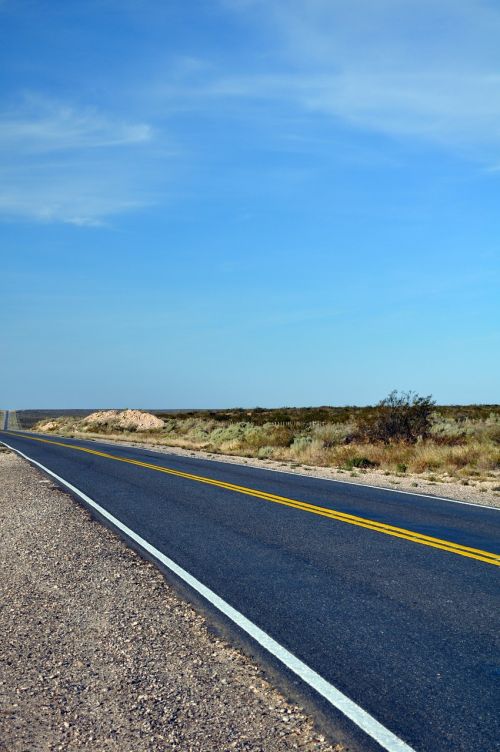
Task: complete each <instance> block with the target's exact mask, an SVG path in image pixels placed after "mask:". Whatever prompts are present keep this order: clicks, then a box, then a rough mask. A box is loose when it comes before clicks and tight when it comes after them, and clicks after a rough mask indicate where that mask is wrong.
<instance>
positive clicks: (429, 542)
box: [13, 434, 500, 566]
mask: <svg viewBox="0 0 500 752" xmlns="http://www.w3.org/2000/svg"><path fill="white" fill-rule="evenodd" d="M13 435H17V436H19V437H20V438H23V439H27V440H29V441H38V442H41V443H44V444H54V445H55V446H61V447H65V448H66V449H74V450H76V451H78V452H85V453H87V454H92V455H96V456H97V457H103V458H104V459H109V460H113V461H115V462H124V463H126V464H129V465H135V466H137V467H143V468H146V469H147V470H154V471H155V472H160V473H165V474H167V475H174V476H176V477H179V478H185V479H186V480H192V481H196V482H197V483H205V484H207V485H211V486H216V487H217V488H223V489H224V490H226V491H233V492H236V493H240V494H244V495H246V496H252V497H254V498H257V499H262V500H263V501H269V502H272V503H274V504H281V505H283V506H287V507H292V508H293V509H299V510H300V511H302V512H308V513H310V514H316V515H318V516H321V517H328V518H329V519H333V520H336V521H337V522H345V523H347V524H349V525H355V526H356V527H363V528H365V529H367V530H372V531H374V532H377V533H383V534H384V535H391V536H392V537H394V538H401V539H403V540H407V541H410V542H412V543H419V544H420V545H422V546H429V547H430V548H438V549H440V550H442V551H448V552H449V553H452V554H457V555H458V556H465V557H466V558H469V559H477V560H478V561H482V562H485V563H486V564H493V565H494V566H500V554H495V553H492V552H490V551H483V550H482V549H479V548H472V547H471V546H463V545H462V544H460V543H455V542H453V541H448V540H444V539H442V538H436V537H434V536H430V535H424V534H423V533H417V532H415V531H413V530H408V529H406V528H402V527H397V526H395V525H388V524H386V523H383V522H377V521H376V520H371V519H368V518H365V517H359V516H357V515H353V514H348V513H346V512H339V511H337V510H335V509H328V508H327V507H322V506H317V505H315V504H310V503H309V502H305V501H298V500H297V499H289V498H287V497H286V496H278V495H277V494H269V493H266V492H265V491H259V490H256V489H253V488H247V487H246V486H238V485H235V484H234V483H226V482H225V481H222V480H215V479H214V478H207V477H205V476H203V475H193V474H192V473H184V472H182V471H180V470H173V469H172V468H168V467H161V466H160V465H153V464H151V463H149V462H141V461H140V460H133V459H128V458H126V457H118V456H116V455H114V454H109V453H108V452H100V451H98V450H97V449H89V448H87V447H81V446H77V445H76V444H66V443H64V442H61V441H54V440H52V439H41V438H39V437H36V436H26V435H25V434H13Z"/></svg>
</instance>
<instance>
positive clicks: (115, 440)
mask: <svg viewBox="0 0 500 752" xmlns="http://www.w3.org/2000/svg"><path fill="white" fill-rule="evenodd" d="M61 435H63V434H61ZM64 436H65V437H66V438H72V437H74V438H77V439H85V440H86V441H89V440H95V441H103V442H105V443H107V444H121V445H124V446H133V447H137V448H142V449H152V450H154V451H155V452H162V453H164V454H177V455H181V456H184V457H199V458H200V459H209V460H215V461H217V462H229V463H232V464H237V465H247V466H248V467H258V468H261V469H267V470H275V471H277V472H283V473H294V474H296V475H307V476H309V477H311V478H326V479H327V480H338V481H343V482H349V483H354V484H360V485H368V486H376V487H377V488H388V489H391V490H393V491H410V492H411V493H416V494H424V495H426V496H439V497H444V498H447V499H454V500H456V501H466V502H467V503H469V504H479V505H482V506H490V507H497V508H499V509H500V492H499V491H498V490H497V489H500V485H499V478H498V476H497V477H495V478H492V479H489V480H477V481H476V480H470V481H467V484H466V485H464V484H463V483H461V482H460V481H457V480H455V479H453V478H451V477H449V476H448V477H447V476H446V475H444V477H443V476H441V477H437V475H436V476H433V475H432V474H429V473H428V474H426V475H424V474H422V475H416V474H410V473H405V474H404V475H403V474H394V473H385V472H383V471H381V470H356V471H353V472H350V471H346V470H340V469H337V468H333V467H332V468H330V467H312V466H310V465H299V464H297V463H290V462H284V461H283V462H282V461H278V460H271V459H265V460H262V459H257V458H255V457H241V456H239V455H230V454H219V453H214V452H205V451H203V450H199V449H196V450H195V449H183V448H182V447H176V446H170V445H165V444H159V443H156V442H154V443H153V442H148V441H147V440H144V441H137V442H134V441H130V440H126V439H120V438H119V437H117V436H116V435H112V436H110V437H108V436H106V435H104V434H102V435H92V434H90V435H89V434H88V433H85V434H83V433H82V434H72V435H68V434H64ZM48 438H49V437H48Z"/></svg>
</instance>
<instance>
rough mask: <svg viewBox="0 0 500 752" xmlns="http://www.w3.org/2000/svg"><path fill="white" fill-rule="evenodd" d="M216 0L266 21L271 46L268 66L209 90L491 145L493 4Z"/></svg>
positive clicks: (499, 15) (497, 107)
mask: <svg viewBox="0 0 500 752" xmlns="http://www.w3.org/2000/svg"><path fill="white" fill-rule="evenodd" d="M224 2H225V4H226V5H227V6H228V7H230V8H232V9H233V10H234V11H236V12H239V13H245V14H247V17H248V19H249V20H250V19H251V20H252V21H253V22H254V23H257V24H260V25H261V26H264V27H265V28H266V30H267V32H268V33H269V29H272V31H273V33H274V35H275V39H276V41H277V49H278V50H279V54H278V55H275V64H274V66H273V69H272V70H270V71H269V72H268V73H260V74H259V75H254V74H251V73H250V74H249V75H239V76H235V77H232V76H229V77H222V78H221V80H219V81H217V82H214V83H212V85H211V88H210V90H211V93H212V94H213V95H217V94H218V95H219V96H228V97H229V96H233V97H237V96H239V97H273V98H277V97H282V98H283V97H286V98H288V99H290V98H291V99H294V100H295V101H296V102H297V103H298V104H299V105H300V106H302V107H304V108H305V109H307V110H308V111H313V112H322V113H326V114H329V115H332V116H334V117H336V118H340V119H343V120H345V121H347V122H349V123H351V124H354V125H355V126H357V127H360V128H366V129H369V130H375V131H379V132H382V133H387V134H391V135H395V136H404V137H405V136H416V137H419V138H422V139H427V140H433V141H438V142H440V143H447V144H449V145H450V146H463V147H467V148H469V147H472V148H476V149H477V148H480V149H482V148H484V147H486V148H488V146H495V147H498V146H499V145H500V125H499V123H500V45H499V44H498V40H499V39H500V7H498V6H495V5H493V4H491V3H488V2H485V0H454V1H453V2H452V0H418V2H417V0H407V2H405V3H401V2H398V1H397V0H266V1H265V2H264V0H244V2H242V1H241V0H224ZM249 22H250V21H249ZM277 70H278V71H281V72H280V73H277V72H276V71H277ZM247 73H248V72H247ZM488 158H489V157H488Z"/></svg>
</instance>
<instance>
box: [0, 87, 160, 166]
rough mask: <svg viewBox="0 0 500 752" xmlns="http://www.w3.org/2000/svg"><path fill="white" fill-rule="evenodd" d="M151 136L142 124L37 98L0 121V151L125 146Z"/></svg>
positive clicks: (147, 126) (4, 116)
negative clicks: (118, 119)
mask: <svg viewBox="0 0 500 752" xmlns="http://www.w3.org/2000/svg"><path fill="white" fill-rule="evenodd" d="M152 137H153V132H152V128H151V126H150V125H148V124H146V123H127V122H121V121H116V120H112V119H108V118H106V117H105V116H104V115H103V114H102V113H99V112H97V111H96V110H91V109H87V110H81V111H78V110H76V109H75V108H74V107H70V106H68V105H64V104H60V103H57V102H55V103H52V102H50V101H47V100H45V99H40V98H36V99H35V100H34V101H33V100H31V101H30V105H29V107H26V106H24V107H23V108H22V109H21V111H19V110H17V111H15V110H14V111H13V112H5V113H3V114H2V116H1V118H0V149H7V150H10V149H12V148H15V149H19V150H21V151H24V152H28V153H36V152H49V151H51V152H53V151H64V150H74V149H98V148H102V147H109V146H125V145H128V144H140V143H144V142H146V141H150V140H151V138H152Z"/></svg>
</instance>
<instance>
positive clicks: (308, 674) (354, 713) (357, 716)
mask: <svg viewBox="0 0 500 752" xmlns="http://www.w3.org/2000/svg"><path fill="white" fill-rule="evenodd" d="M2 443H4V444H5V446H6V447H8V448H9V449H11V450H12V451H13V452H16V453H17V454H19V455H20V456H21V457H24V459H26V460H28V462H31V463H32V464H33V465H36V466H37V467H39V468H40V469H41V470H43V471H44V472H45V473H48V475H50V476H52V477H53V478H55V479H56V480H57V481H58V482H59V483H62V484H63V485H64V486H66V488H68V489H69V490H70V491H71V492H72V493H74V494H76V495H77V496H79V497H80V498H81V499H82V501H84V502H85V504H87V505H88V506H90V507H92V508H93V509H95V510H96V511H97V512H98V513H99V514H100V515H102V516H103V517H104V518H105V519H107V520H108V521H109V522H110V523H111V524H112V525H113V526H114V527H115V528H117V529H118V530H120V531H121V532H122V533H124V534H125V535H126V536H127V537H128V538H130V539H131V540H133V541H134V542H135V543H137V544H138V545H139V546H140V547H141V548H142V549H143V550H144V551H146V552H147V553H148V554H150V555H151V556H153V557H154V558H155V559H156V560H157V561H159V562H160V563H161V564H163V566H165V567H166V568H167V569H169V570H170V571H171V572H173V573H174V574H175V575H176V576H177V577H179V578H180V579H181V580H183V581H184V582H185V583H186V584H187V585H189V586H190V587H191V588H193V590H195V591H196V592H197V593H199V594H200V595H201V596H203V598H205V599H206V600H207V601H208V602H209V603H210V604H211V605H212V606H214V607H215V608H217V609H218V610H219V611H220V612H221V613H223V614H224V615H225V616H226V617H227V618H229V619H230V620H231V621H232V622H233V623H234V624H236V625H237V626H238V627H239V628H240V629H242V630H243V631H244V632H246V634H248V635H249V636H250V637H252V638H253V639H254V640H255V641H256V642H258V644H259V645H261V647H263V648H264V649H265V650H267V652H269V653H270V654H271V655H273V656H274V657H275V658H277V659H278V660H279V661H280V662H281V663H282V664H283V665H284V666H286V667H287V668H288V669H289V670H290V671H292V672H293V673H294V674H295V675H296V676H298V677H299V678H300V679H302V680H303V681H304V682H305V683H306V684H307V685H308V686H309V687H311V688H312V689H314V690H315V691H316V692H317V693H318V694H320V695H321V696H322V697H323V698H324V699H325V700H327V701H328V702H329V703H330V704H331V705H332V706H333V707H334V708H336V709H337V710H339V711H340V712H341V713H343V715H345V716H346V717H347V718H348V719H349V720H350V721H352V722H353V723H354V724H355V725H356V726H358V728H360V729H361V730H362V731H364V733H365V734H367V735H368V736H369V737H370V738H372V739H373V740H374V741H376V742H377V743H378V744H379V745H380V746H381V747H382V748H383V749H385V750H387V752H415V750H414V749H413V747H410V746H409V745H408V744H406V742H404V741H403V740H402V739H400V738H399V737H398V736H396V735H395V734H393V733H392V731H390V730H389V729H387V728H386V727H385V726H383V725H382V724H381V723H379V722H378V721H377V720H376V719H375V718H374V717H373V716H371V715H370V714H369V713H368V712H367V711H366V710H363V708H362V707H360V706H359V705H358V704H357V703H355V702H354V701H353V700H351V699H350V698H349V697H347V696H346V695H344V694H343V692H341V691H340V690H339V689H337V688H336V687H334V686H333V684H330V682H328V681H327V680H326V679H324V678H323V677H322V676H320V674H318V673H317V672H316V671H314V670H313V669H312V668H310V667H309V666H308V665H307V664H306V663H304V662H303V661H301V660H300V658H297V657H296V656H295V655H294V654H293V653H291V652H290V651H289V650H287V649H286V648H285V647H283V645H281V644H280V643H279V642H277V641H276V640H274V639H273V638H272V637H271V636H270V635H268V634H267V632H264V630H262V629H260V627H258V626H257V625H256V624H254V623H253V622H252V621H250V619H247V617H246V616H244V615H243V614H242V613H240V612H239V611H237V610H236V609H235V608H233V607H232V606H231V605H230V604H229V603H227V601H225V600H224V599H223V598H221V597H220V596H218V595H217V593H215V592H214V591H213V590H210V588H208V587H207V586H206V585H204V584H203V583H202V582H200V580H198V579H196V577H193V575H191V574H190V573H189V572H187V571H186V570H185V569H183V568H182V567H180V566H179V565H178V564H176V563H175V561H173V560H172V559H169V558H168V556H165V554H163V553H162V552H161V551H159V550H158V549H157V548H155V547H154V546H152V545H151V544H150V543H148V541H147V540H145V539H144V538H142V537H141V536H140V535H138V534H137V533H135V532H134V531H133V530H132V529H131V528H129V527H127V525H124V524H123V522H120V520H119V519H118V518H116V517H114V515H112V514H111V513H110V512H108V511H107V510H106V509H104V507H101V505H100V504H98V503H97V502H96V501H94V500H93V499H91V498H90V496H87V494H85V493H83V491H80V490H79V489H78V488H76V486H74V485H73V484H72V483H69V481H67V480H65V479H64V478H61V477H60V476H59V475H57V474H56V473H54V472H52V470H49V468H47V467H45V465H42V464H41V463H40V462H37V461H36V460H34V459H32V458H31V457H29V456H28V455H26V454H24V453H23V452H21V451H20V450H19V449H16V448H15V447H12V446H10V445H9V444H7V443H6V442H2ZM53 443H55V442H53ZM64 446H67V445H66V444H65V445H64Z"/></svg>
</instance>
